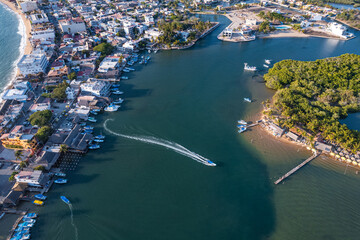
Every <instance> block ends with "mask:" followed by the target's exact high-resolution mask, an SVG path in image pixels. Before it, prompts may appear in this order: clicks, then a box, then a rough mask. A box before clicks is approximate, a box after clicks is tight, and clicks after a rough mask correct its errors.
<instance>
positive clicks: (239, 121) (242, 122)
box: [238, 120, 247, 125]
mask: <svg viewBox="0 0 360 240" xmlns="http://www.w3.org/2000/svg"><path fill="white" fill-rule="evenodd" d="M238 123H239V124H245V125H246V124H247V122H245V121H244V120H238Z"/></svg>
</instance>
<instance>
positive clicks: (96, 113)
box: [90, 111, 99, 116]
mask: <svg viewBox="0 0 360 240" xmlns="http://www.w3.org/2000/svg"><path fill="white" fill-rule="evenodd" d="M90 113H91V114H92V115H95V116H96V115H98V114H99V113H98V112H95V111H90Z"/></svg>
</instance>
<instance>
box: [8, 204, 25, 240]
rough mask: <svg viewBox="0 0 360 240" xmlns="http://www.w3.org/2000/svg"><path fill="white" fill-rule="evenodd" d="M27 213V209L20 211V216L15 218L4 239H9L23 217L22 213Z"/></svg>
mask: <svg viewBox="0 0 360 240" xmlns="http://www.w3.org/2000/svg"><path fill="white" fill-rule="evenodd" d="M26 213H27V211H22V212H21V214H20V217H18V219H17V220H16V222H15V223H14V225H13V227H12V228H11V230H10V232H9V236H8V237H7V238H6V240H10V239H11V237H12V235H13V234H14V232H15V229H16V228H17V226H18V225H19V223H20V221H21V220H22V219H23V217H24V215H25V214H26Z"/></svg>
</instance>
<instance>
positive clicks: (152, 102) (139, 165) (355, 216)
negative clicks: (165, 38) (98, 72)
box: [32, 16, 360, 240]
mask: <svg viewBox="0 0 360 240" xmlns="http://www.w3.org/2000/svg"><path fill="white" fill-rule="evenodd" d="M202 18H204V19H209V20H213V21H219V22H220V23H221V26H220V27H219V28H218V29H217V30H215V31H214V32H213V33H211V34H210V35H209V36H207V37H206V38H205V39H202V40H200V41H199V42H198V43H197V44H196V46H194V47H193V48H190V49H188V50H183V51H161V52H159V53H157V54H153V55H152V58H151V60H150V62H149V64H148V65H147V66H139V65H136V66H135V68H136V70H137V71H135V72H132V73H130V74H127V75H128V76H129V77H130V79H129V80H126V81H122V83H121V90H123V91H124V92H125V94H124V96H123V97H124V98H125V99H126V101H125V102H124V104H123V105H122V107H121V110H120V111H119V112H116V113H104V114H101V115H99V116H98V117H97V119H98V122H97V123H96V124H92V125H93V126H94V127H95V133H96V134H97V133H102V134H104V135H106V140H105V142H104V143H103V144H101V146H102V147H101V149H100V150H97V151H91V152H89V153H88V154H87V155H86V156H84V157H83V158H82V160H81V161H80V164H79V165H78V167H77V169H76V170H75V171H71V172H67V174H68V180H69V182H68V184H66V185H61V186H58V185H56V186H54V187H53V188H52V190H51V191H50V192H49V194H48V199H47V200H46V204H45V206H44V207H37V208H36V209H35V210H36V211H37V212H38V213H39V215H40V216H39V218H38V221H37V223H36V227H34V229H33V230H32V238H33V239H56V240H62V239H64V240H65V239H126V240H138V239H148V240H162V239H164V240H168V239H172V240H188V239H197V240H202V239H206V240H219V239H231V240H233V239H243V240H249V239H251V240H260V239H274V240H288V239H295V240H297V239H299V240H302V239H314V240H318V239H339V240H343V239H358V236H359V234H360V224H359V223H360V215H359V212H360V205H359V204H358V203H357V200H358V199H359V197H360V190H359V188H358V184H359V181H360V177H359V176H358V175H356V170H355V169H352V168H350V167H346V166H345V165H342V164H339V163H337V162H335V161H334V160H331V159H328V158H325V157H319V158H318V159H315V160H314V161H312V162H311V163H310V164H309V165H307V166H305V167H304V168H303V169H301V171H299V172H298V173H296V174H295V175H293V176H291V177H290V178H289V179H288V180H287V181H285V182H284V184H281V185H279V186H275V185H274V184H273V182H274V181H275V180H276V178H277V177H280V176H281V175H282V174H284V173H286V172H287V171H288V170H290V169H291V168H292V167H294V166H296V165H297V164H298V163H300V162H301V161H302V160H304V159H305V158H307V157H308V156H309V155H310V154H311V153H309V152H308V151H306V150H305V149H303V148H301V147H298V146H294V145H288V144H285V143H282V142H280V141H279V140H278V139H275V138H273V137H270V136H269V135H268V134H267V133H266V132H264V131H261V130H260V129H257V128H256V127H255V128H253V129H250V130H249V131H247V132H246V133H244V134H241V135H239V134H238V133H237V129H236V125H237V120H238V119H245V120H247V121H255V120H257V119H258V118H259V112H260V110H261V102H262V101H263V100H265V99H267V98H270V97H271V96H272V94H273V91H271V90H269V89H266V88H265V86H264V83H263V82H262V78H261V74H263V73H265V69H261V68H262V65H263V63H264V59H272V60H273V62H277V61H280V60H283V59H298V60H315V59H318V58H325V57H331V56H337V55H340V54H343V53H348V52H350V53H357V54H359V53H360V49H359V47H358V46H359V44H360V38H356V39H354V40H351V41H346V42H345V41H338V40H331V39H320V38H306V39H300V38H296V39H292V38H283V39H259V40H256V41H254V42H248V43H228V42H221V41H219V40H217V38H216V36H217V34H219V33H220V31H221V30H222V29H223V28H225V27H226V26H227V25H228V24H229V23H230V22H229V20H227V19H226V18H224V17H222V16H215V17H212V16H202ZM354 33H355V34H356V35H359V34H358V32H354ZM245 62H247V63H249V65H252V66H253V65H254V66H258V67H259V69H260V72H259V73H256V74H254V73H250V72H244V70H243V67H244V63H245ZM244 97H250V98H252V99H253V100H254V102H253V103H251V104H249V103H246V102H244V101H243V98H244ZM109 119H111V121H106V120H109ZM105 122H106V128H107V129H109V130H110V131H107V130H106V129H105ZM200 156H201V157H203V158H207V159H210V160H211V161H213V162H215V163H217V165H218V166H217V167H208V166H206V165H204V164H202V163H200V162H199V161H197V159H199V158H200ZM61 195H65V196H67V197H68V198H69V200H70V201H71V202H72V207H71V209H70V210H69V207H68V206H67V205H66V204H65V203H63V202H62V201H61V200H60V199H59V197H60V196H61Z"/></svg>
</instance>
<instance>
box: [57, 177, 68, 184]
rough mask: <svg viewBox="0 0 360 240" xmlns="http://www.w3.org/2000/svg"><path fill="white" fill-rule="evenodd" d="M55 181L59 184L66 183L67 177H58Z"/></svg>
mask: <svg viewBox="0 0 360 240" xmlns="http://www.w3.org/2000/svg"><path fill="white" fill-rule="evenodd" d="M54 183H57V184H65V183H67V179H65V178H59V179H56V180H55V181H54Z"/></svg>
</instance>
